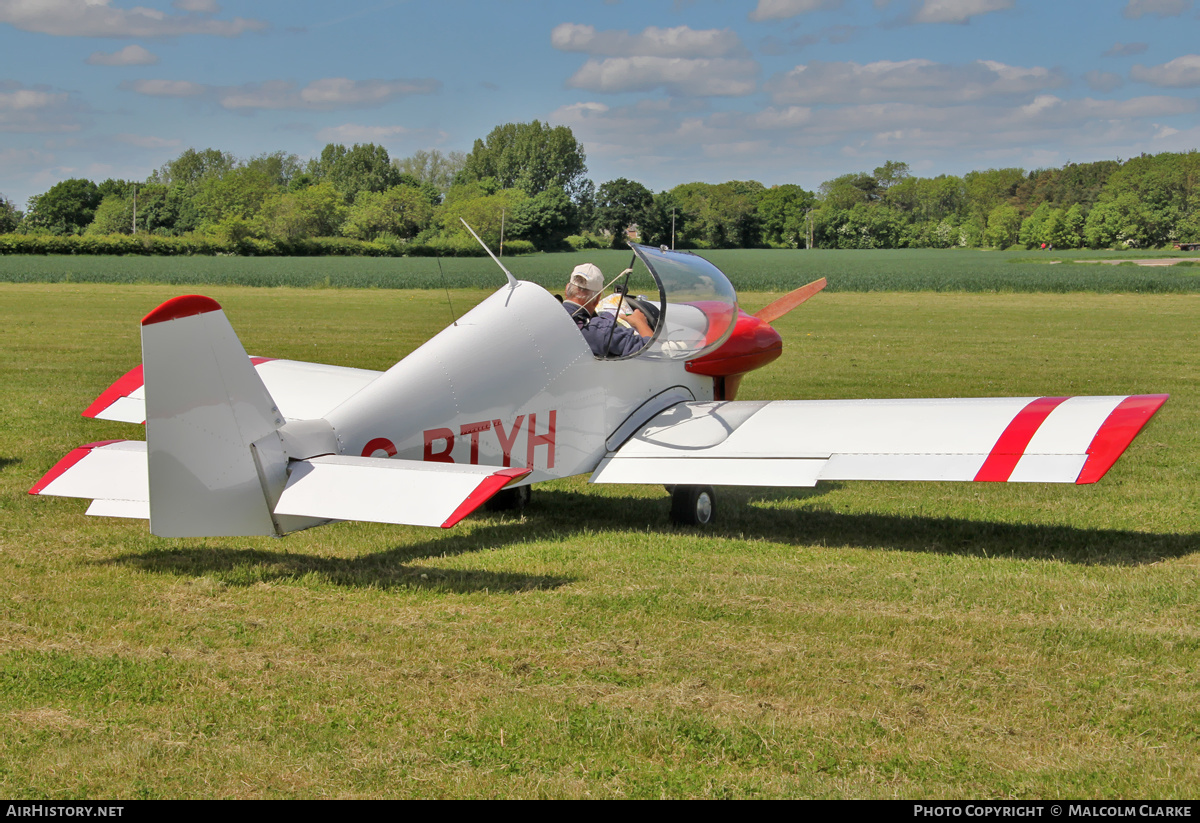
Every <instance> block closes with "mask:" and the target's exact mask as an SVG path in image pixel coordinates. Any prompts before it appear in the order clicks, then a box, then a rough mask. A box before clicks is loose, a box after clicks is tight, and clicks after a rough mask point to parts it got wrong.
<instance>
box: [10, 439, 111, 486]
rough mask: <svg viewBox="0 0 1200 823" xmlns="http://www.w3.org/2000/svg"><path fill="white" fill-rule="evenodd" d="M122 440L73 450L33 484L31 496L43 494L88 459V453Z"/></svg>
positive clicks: (100, 442)
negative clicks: (84, 459)
mask: <svg viewBox="0 0 1200 823" xmlns="http://www.w3.org/2000/svg"><path fill="white" fill-rule="evenodd" d="M120 442H121V441H120V440H97V441H96V442H95V443H87V444H85V445H83V446H80V447H79V448H76V449H71V451H69V452H67V456H66V457H64V458H63V459H62V460H59V461H58V462H57V463H55V464H54V468H52V469H50V471H48V472H46V473H45V474H44V475H42V479H41V480H39V481H38V482H36V483H34V484H33V488H31V489H30V490H29V493H30V494H41V493H42V492H43V491H44V490H45V488H46V487H47V486H49V485H50V484H51V483H53V482H54V481H55V480H57V479H58V478H60V477H62V476H63V475H64V474H66V472H67V469H69V468H71V467H72V466H74V465H75V464H76V463H78V462H79V461H80V460H82V459H83V458H85V457H87V455H88V452H90V451H91V450H92V449H98V448H100V447H101V446H107V445H108V444H109V443H120Z"/></svg>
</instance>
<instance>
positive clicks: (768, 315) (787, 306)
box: [754, 277, 825, 323]
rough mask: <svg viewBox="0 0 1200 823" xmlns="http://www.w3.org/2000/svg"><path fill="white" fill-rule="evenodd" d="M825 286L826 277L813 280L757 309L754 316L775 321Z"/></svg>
mask: <svg viewBox="0 0 1200 823" xmlns="http://www.w3.org/2000/svg"><path fill="white" fill-rule="evenodd" d="M823 288H825V278H824V277H822V278H821V279H820V280H814V281H812V282H811V283H809V284H808V285H807V286H801V287H800V288H798V289H796V290H795V291H790V292H788V293H787V294H785V295H784V296H783V297H781V298H779V299H778V300H776V301H775V302H774V303H772V304H771V305H769V306H765V307H763V308H761V309H759V310H758V311H756V312H755V313H754V316H755V317H757V318H758V319H759V320H761V321H763V322H764V323H774V322H775V321H776V320H778V319H779V318H781V317H783V316H784V315H785V314H787V313H788V312H790V311H791V310H792V309H794V308H796V307H797V306H799V305H800V304H801V303H803V302H804V301H805V300H807V299H808V298H810V297H812V296H813V295H814V294H816V293H817V292H819V291H820V290H821V289H823Z"/></svg>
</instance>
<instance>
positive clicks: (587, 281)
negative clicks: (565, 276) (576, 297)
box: [571, 263, 604, 293]
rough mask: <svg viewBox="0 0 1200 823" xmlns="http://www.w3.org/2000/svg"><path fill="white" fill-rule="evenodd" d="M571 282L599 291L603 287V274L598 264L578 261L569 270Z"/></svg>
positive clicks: (591, 290)
mask: <svg viewBox="0 0 1200 823" xmlns="http://www.w3.org/2000/svg"><path fill="white" fill-rule="evenodd" d="M571 282H572V283H574V284H575V285H576V286H580V287H582V288H585V289H587V290H588V291H590V292H595V293H599V292H600V291H601V290H602V289H603V288H604V275H603V274H602V273H601V272H600V268H599V267H598V266H595V265H593V264H591V263H580V264H579V265H578V266H576V267H575V268H574V269H572V270H571Z"/></svg>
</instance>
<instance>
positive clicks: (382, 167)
mask: <svg viewBox="0 0 1200 823" xmlns="http://www.w3.org/2000/svg"><path fill="white" fill-rule="evenodd" d="M307 171H308V173H309V174H310V175H311V176H312V179H313V180H315V181H316V182H329V183H332V184H333V186H334V188H336V189H337V190H338V191H339V192H341V193H342V197H343V198H344V199H345V201H346V202H347V203H353V202H354V199H355V198H356V197H357V196H358V193H359V192H363V191H371V192H382V191H386V190H387V189H390V188H391V187H392V186H396V185H399V184H400V171H399V170H398V169H397V168H396V167H395V166H393V165H392V162H391V160H390V159H389V158H388V153H387V149H385V148H384V147H383V146H377V145H375V144H374V143H355V144H354V145H353V146H352V147H351V148H349V149H347V148H346V147H345V146H343V145H342V144H341V143H329V144H327V145H326V146H325V148H324V149H322V150H321V156H320V157H318V158H317V159H315V160H312V161H311V162H310V163H309V164H308V169H307Z"/></svg>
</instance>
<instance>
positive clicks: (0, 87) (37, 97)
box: [0, 81, 83, 133]
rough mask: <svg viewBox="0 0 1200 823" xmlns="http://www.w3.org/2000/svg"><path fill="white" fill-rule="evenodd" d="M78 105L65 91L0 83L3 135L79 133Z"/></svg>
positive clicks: (0, 121)
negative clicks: (18, 133)
mask: <svg viewBox="0 0 1200 823" xmlns="http://www.w3.org/2000/svg"><path fill="white" fill-rule="evenodd" d="M77 110H78V106H77V105H75V104H74V103H73V101H72V100H71V95H70V94H68V93H67V92H65V91H54V90H51V89H50V88H49V87H48V86H25V85H23V84H21V83H14V82H11V81H0V132H26V133H56V132H59V133H61V132H73V131H79V130H80V129H81V128H82V127H83V124H82V122H81V121H80V120H79V117H78V114H77Z"/></svg>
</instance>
